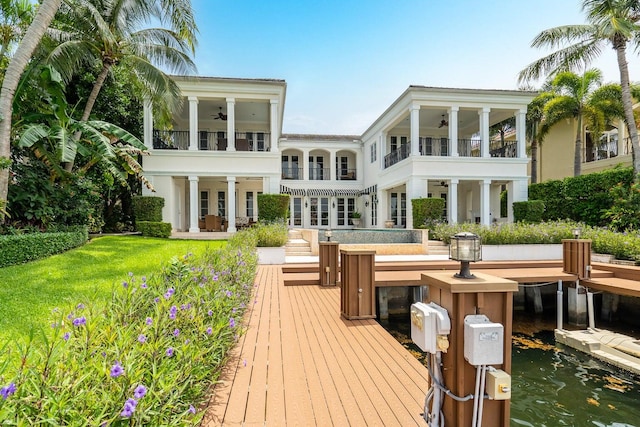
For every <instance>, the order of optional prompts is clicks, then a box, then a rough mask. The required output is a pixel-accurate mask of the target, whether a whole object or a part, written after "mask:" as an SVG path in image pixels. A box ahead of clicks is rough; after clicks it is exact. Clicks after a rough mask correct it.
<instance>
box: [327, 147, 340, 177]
mask: <svg viewBox="0 0 640 427" xmlns="http://www.w3.org/2000/svg"><path fill="white" fill-rule="evenodd" d="M337 177H338V174H337V171H336V150H331V151H329V179H332V180H334V179H337Z"/></svg>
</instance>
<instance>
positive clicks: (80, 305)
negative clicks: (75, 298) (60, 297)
mask: <svg viewBox="0 0 640 427" xmlns="http://www.w3.org/2000/svg"><path fill="white" fill-rule="evenodd" d="M83 308H84V304H82V303H80V304H78V305H77V306H76V309H78V310H82V309H83Z"/></svg>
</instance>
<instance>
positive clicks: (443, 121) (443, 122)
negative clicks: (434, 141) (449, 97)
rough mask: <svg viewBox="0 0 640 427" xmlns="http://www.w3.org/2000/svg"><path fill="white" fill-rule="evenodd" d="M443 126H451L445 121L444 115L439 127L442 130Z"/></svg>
mask: <svg viewBox="0 0 640 427" xmlns="http://www.w3.org/2000/svg"><path fill="white" fill-rule="evenodd" d="M443 126H449V122H448V121H447V120H445V119H444V114H443V115H442V120H440V124H439V125H438V127H439V128H441V127H443Z"/></svg>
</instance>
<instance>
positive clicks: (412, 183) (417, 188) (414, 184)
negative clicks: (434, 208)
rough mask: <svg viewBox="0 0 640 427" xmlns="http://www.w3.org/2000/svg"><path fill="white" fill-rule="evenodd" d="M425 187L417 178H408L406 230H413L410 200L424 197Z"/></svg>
mask: <svg viewBox="0 0 640 427" xmlns="http://www.w3.org/2000/svg"><path fill="white" fill-rule="evenodd" d="M425 188H426V185H425V184H424V181H423V180H421V179H418V178H409V180H408V181H407V183H406V189H407V229H413V228H414V227H413V203H412V202H411V200H413V199H418V198H420V197H426V192H425Z"/></svg>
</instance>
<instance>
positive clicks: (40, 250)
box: [0, 228, 89, 267]
mask: <svg viewBox="0 0 640 427" xmlns="http://www.w3.org/2000/svg"><path fill="white" fill-rule="evenodd" d="M88 239H89V236H88V233H87V229H86V228H80V229H78V230H75V231H66V232H58V233H29V234H16V235H3V236H0V267H7V266H9V265H15V264H23V263H25V262H29V261H35V260H37V259H41V258H46V257H48V256H51V255H55V254H59V253H61V252H65V251H68V250H69V249H73V248H76V247H78V246H82V245H84V244H85V243H86V242H87V240H88Z"/></svg>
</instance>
